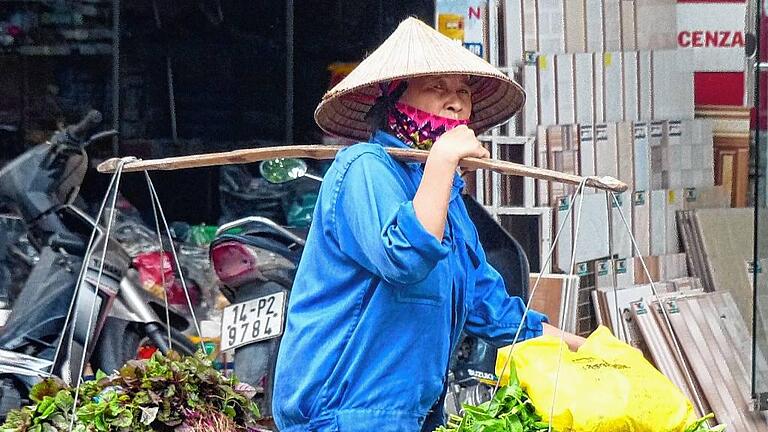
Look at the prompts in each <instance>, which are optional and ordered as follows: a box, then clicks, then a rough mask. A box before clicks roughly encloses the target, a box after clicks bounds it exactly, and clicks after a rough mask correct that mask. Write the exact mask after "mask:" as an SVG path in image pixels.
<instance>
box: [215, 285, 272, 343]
mask: <svg viewBox="0 0 768 432" xmlns="http://www.w3.org/2000/svg"><path fill="white" fill-rule="evenodd" d="M284 310H285V293H284V292H282V291H281V292H278V293H274V294H270V295H266V296H264V297H259V298H257V299H253V300H249V301H247V302H243V303H238V304H233V305H230V306H227V307H226V308H225V309H224V315H223V316H222V318H221V350H222V351H225V350H228V349H232V348H237V347H240V346H243V345H248V344H250V343H253V342H258V341H263V340H266V339H272V338H276V337H278V336H280V335H282V334H283V311H284Z"/></svg>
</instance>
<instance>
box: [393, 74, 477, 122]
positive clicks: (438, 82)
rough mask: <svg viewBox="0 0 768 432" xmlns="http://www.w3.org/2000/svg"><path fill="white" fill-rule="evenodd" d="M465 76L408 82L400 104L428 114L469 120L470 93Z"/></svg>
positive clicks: (432, 77)
mask: <svg viewBox="0 0 768 432" xmlns="http://www.w3.org/2000/svg"><path fill="white" fill-rule="evenodd" d="M468 81H469V78H468V77H467V76H466V75H443V76H425V77H418V78H412V79H410V80H408V88H407V89H406V90H405V93H403V95H402V96H401V97H400V102H403V103H406V104H408V105H411V106H413V107H415V108H418V109H420V110H422V111H426V112H428V113H430V114H435V115H439V116H442V117H447V118H450V119H456V120H469V116H470V115H471V114H472V93H471V89H470V87H469V84H468Z"/></svg>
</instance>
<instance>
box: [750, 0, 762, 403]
mask: <svg viewBox="0 0 768 432" xmlns="http://www.w3.org/2000/svg"><path fill="white" fill-rule="evenodd" d="M755 1H756V2H757V13H756V14H755V53H756V59H755V69H754V70H755V83H754V84H755V97H754V103H755V111H756V116H757V119H758V120H757V122H756V127H755V185H754V188H755V189H754V200H755V202H754V205H755V220H754V222H753V223H754V244H753V245H752V247H753V249H752V256H753V266H752V388H751V393H752V399H753V400H754V399H756V398H757V389H756V388H755V387H756V383H755V381H756V379H755V378H756V376H757V370H756V369H757V282H758V279H757V278H758V277H759V273H758V267H759V266H758V263H759V262H760V261H759V258H760V257H759V255H760V252H759V247H758V244H757V241H758V239H759V238H760V237H759V236H758V232H759V231H758V230H759V228H760V223H759V217H758V215H759V209H760V114H761V113H760V73H761V70H762V69H761V65H762V63H761V60H762V59H761V58H760V38H761V35H760V23H761V21H762V20H761V18H762V16H763V2H762V0H755ZM757 405H758V408H759V409H764V408H765V407H761V406H759V405H760V401H759V400H758V401H757Z"/></svg>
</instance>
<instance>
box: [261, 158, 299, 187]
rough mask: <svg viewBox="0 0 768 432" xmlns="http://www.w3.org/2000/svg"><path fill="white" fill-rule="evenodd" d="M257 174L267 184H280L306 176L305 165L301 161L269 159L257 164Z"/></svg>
mask: <svg viewBox="0 0 768 432" xmlns="http://www.w3.org/2000/svg"><path fill="white" fill-rule="evenodd" d="M259 172H260V173H261V176H262V177H264V178H265V179H266V180H267V181H268V182H270V183H274V184H282V183H287V182H289V181H292V180H296V179H298V178H301V177H304V176H305V175H307V164H306V162H304V161H303V160H301V159H291V158H277V159H270V160H265V161H263V162H261V163H260V164H259Z"/></svg>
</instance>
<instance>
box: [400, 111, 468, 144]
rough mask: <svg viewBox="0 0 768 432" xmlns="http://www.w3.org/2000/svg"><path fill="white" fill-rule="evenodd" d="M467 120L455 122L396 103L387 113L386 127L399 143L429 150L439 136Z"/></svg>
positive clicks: (454, 120)
mask: <svg viewBox="0 0 768 432" xmlns="http://www.w3.org/2000/svg"><path fill="white" fill-rule="evenodd" d="M467 124H469V120H457V119H451V118H448V117H442V116H439V115H435V114H431V113H428V112H426V111H424V110H421V109H418V108H416V107H413V106H411V105H407V104H404V103H402V102H397V103H395V105H394V106H393V107H392V108H391V109H390V110H389V112H388V113H387V126H388V127H389V130H390V132H392V133H393V134H394V135H395V136H396V137H397V138H398V139H399V140H400V141H402V142H404V143H406V144H408V145H409V146H411V147H414V148H417V149H421V150H429V149H430V148H432V145H433V144H434V143H435V141H436V140H437V139H438V138H440V136H441V135H443V134H444V133H446V132H448V131H449V130H451V129H453V128H455V127H456V126H460V125H467Z"/></svg>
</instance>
